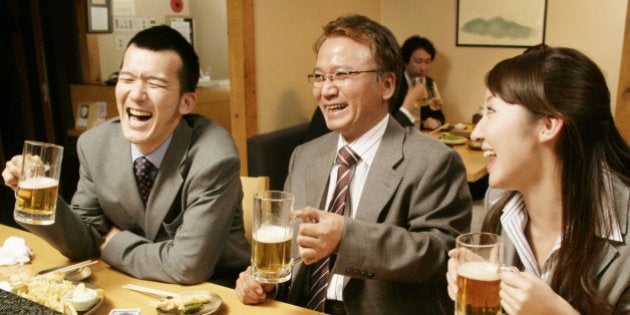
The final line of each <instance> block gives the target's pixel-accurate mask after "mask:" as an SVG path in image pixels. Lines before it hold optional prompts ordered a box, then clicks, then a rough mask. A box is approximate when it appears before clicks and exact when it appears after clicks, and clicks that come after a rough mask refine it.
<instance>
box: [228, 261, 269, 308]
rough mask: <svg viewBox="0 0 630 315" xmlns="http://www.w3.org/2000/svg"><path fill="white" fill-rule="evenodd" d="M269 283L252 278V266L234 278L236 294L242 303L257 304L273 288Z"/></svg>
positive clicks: (265, 297)
mask: <svg viewBox="0 0 630 315" xmlns="http://www.w3.org/2000/svg"><path fill="white" fill-rule="evenodd" d="M275 287H276V286H275V285H274V284H271V283H260V282H258V281H256V279H254V275H253V274H252V267H247V270H245V271H243V272H241V273H240V274H239V276H238V279H237V280H236V296H237V297H238V299H239V300H241V302H242V303H243V304H258V303H260V302H263V301H264V300H266V299H267V293H269V292H271V290H273V289H275Z"/></svg>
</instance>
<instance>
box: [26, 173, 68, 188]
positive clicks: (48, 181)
mask: <svg viewBox="0 0 630 315" xmlns="http://www.w3.org/2000/svg"><path fill="white" fill-rule="evenodd" d="M57 185H59V181H57V180H55V179H52V178H49V177H42V176H39V177H31V178H27V179H25V180H20V183H19V184H18V186H19V188H22V189H43V188H48V187H54V186H57Z"/></svg>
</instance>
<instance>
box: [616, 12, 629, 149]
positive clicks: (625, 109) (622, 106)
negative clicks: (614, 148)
mask: <svg viewBox="0 0 630 315" xmlns="http://www.w3.org/2000/svg"><path fill="white" fill-rule="evenodd" d="M626 11H627V12H626V30H625V35H624V37H623V51H622V53H621V67H620V68H621V69H620V72H619V85H618V87H617V91H618V92H617V105H616V110H615V125H616V126H617V129H619V132H620V133H621V135H622V136H623V138H624V139H625V140H626V142H627V143H630V2H628V8H627V9H626Z"/></svg>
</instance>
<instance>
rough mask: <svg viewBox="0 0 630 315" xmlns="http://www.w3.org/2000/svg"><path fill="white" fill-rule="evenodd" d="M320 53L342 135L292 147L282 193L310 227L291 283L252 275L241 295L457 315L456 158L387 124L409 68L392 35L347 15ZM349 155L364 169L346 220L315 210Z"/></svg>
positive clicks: (462, 184) (355, 310)
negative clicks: (342, 152) (344, 153)
mask: <svg viewBox="0 0 630 315" xmlns="http://www.w3.org/2000/svg"><path fill="white" fill-rule="evenodd" d="M315 51H316V53H317V61H316V65H315V68H314V70H313V73H312V74H311V75H309V78H310V81H311V83H312V86H313V95H314V96H315V99H316V100H317V102H318V105H319V107H320V108H321V110H322V112H323V113H324V117H325V119H326V124H327V126H328V128H329V129H331V130H333V131H335V132H332V133H329V134H327V135H324V136H322V137H319V138H317V139H315V140H313V141H311V142H308V143H306V144H304V145H301V146H299V147H298V148H296V149H295V151H294V152H293V156H292V159H291V162H290V165H289V175H288V178H287V182H286V183H285V189H286V190H288V191H291V192H292V193H293V194H295V208H296V209H301V210H299V211H297V213H298V215H299V216H300V217H301V218H302V219H304V223H302V224H300V228H299V232H298V233H297V234H298V235H297V238H296V242H297V245H298V249H299V252H300V256H301V257H302V259H303V261H304V264H299V265H297V266H296V267H295V268H294V270H293V279H292V280H291V283H290V285H280V286H279V287H277V288H276V287H275V286H272V285H267V284H260V283H257V282H256V281H255V280H254V278H253V277H252V274H251V269H247V270H246V271H244V272H242V273H241V275H240V276H239V279H238V280H237V285H236V291H237V295H238V297H239V298H240V300H241V301H242V302H243V303H246V304H255V303H259V302H261V301H263V300H264V299H266V298H267V297H268V296H269V295H271V294H277V297H278V298H282V299H285V300H286V301H288V302H290V303H293V304H297V305H301V306H305V307H309V308H313V309H317V310H320V311H324V312H326V313H331V314H387V313H390V312H393V313H395V314H452V313H453V305H452V302H451V301H450V300H449V299H448V297H447V292H446V282H445V280H443V279H440V278H444V273H445V272H446V262H447V259H448V256H447V252H448V250H449V249H450V248H452V247H453V246H454V245H455V244H454V243H455V242H454V240H455V237H456V236H457V235H458V234H459V233H461V232H464V231H467V230H468V229H469V225H470V219H471V207H472V201H471V198H470V193H469V191H468V186H467V185H466V175H465V170H464V166H463V163H462V161H461V158H460V157H459V155H458V154H457V152H455V151H454V150H452V149H451V148H449V147H447V146H446V145H444V144H442V143H440V142H439V141H437V140H436V139H434V138H432V137H430V136H426V135H423V134H421V133H420V132H418V131H417V130H414V129H412V128H403V127H402V126H400V125H399V124H398V123H397V122H396V121H395V120H394V119H393V118H392V117H391V116H390V115H389V100H390V98H391V97H392V95H394V92H395V90H396V86H397V84H398V80H399V79H400V78H401V74H402V66H401V65H400V61H399V60H400V56H399V50H398V44H397V42H396V39H395V38H394V36H393V35H392V34H391V32H390V31H389V30H388V29H387V28H385V27H383V26H382V25H379V24H378V23H375V22H373V21H371V20H370V19H368V18H366V17H363V16H357V15H353V16H344V17H340V18H338V19H337V20H335V21H332V22H331V23H329V24H328V25H326V26H325V27H324V34H323V35H322V36H321V37H320V38H319V40H318V41H317V42H316V44H315ZM346 145H348V146H349V147H350V149H351V150H352V151H354V154H355V155H357V156H358V157H359V158H358V159H359V161H358V163H356V164H355V165H354V166H352V167H351V171H350V174H351V175H350V176H351V179H350V186H349V188H348V191H349V197H348V198H347V202H346V208H345V211H344V214H343V215H339V214H335V213H330V212H327V211H323V210H319V209H328V208H329V207H328V205H329V203H330V202H331V201H330V200H331V199H333V198H332V195H333V191H334V190H335V187H336V186H338V185H337V183H336V179H337V168H338V167H339V165H338V164H339V163H338V162H337V163H336V162H335V161H336V156H337V151H338V150H339V149H340V148H341V147H343V146H346ZM340 177H341V175H340ZM335 204H336V201H335ZM331 255H332V257H334V258H335V259H334V263H333V262H332V260H333V259H332V258H331V257H330V256H331ZM327 257H328V258H330V265H329V266H330V273H331V274H332V276H331V277H329V280H328V282H327V286H325V288H324V290H325V294H324V296H325V298H320V300H314V297H315V295H317V292H314V291H315V290H314V289H315V288H316V287H318V286H317V285H316V283H317V282H318V281H317V280H316V278H315V277H313V274H314V270H313V269H315V268H314V266H318V265H319V262H320V261H322V260H323V259H326V258H327ZM274 289H275V290H276V291H275V292H274Z"/></svg>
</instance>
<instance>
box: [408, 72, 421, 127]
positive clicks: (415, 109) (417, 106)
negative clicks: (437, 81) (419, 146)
mask: <svg viewBox="0 0 630 315" xmlns="http://www.w3.org/2000/svg"><path fill="white" fill-rule="evenodd" d="M418 84H424V82H423V80H422V77H413V78H412V79H411V86H416V85H418ZM421 106H422V104H420V103H419V102H415V103H414V104H413V112H412V113H411V115H413V119H414V126H415V128H417V129H420V123H421V121H420V120H421V119H422V117H420V116H421V115H420V112H421V110H420V107H421Z"/></svg>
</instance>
